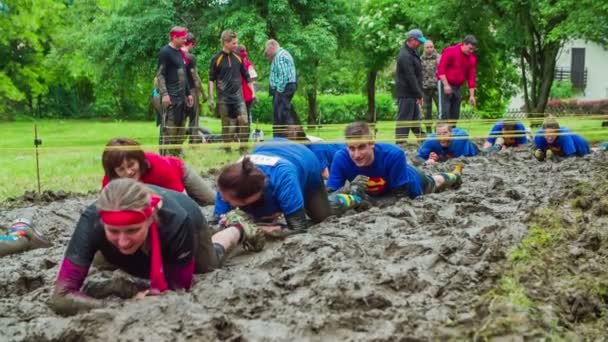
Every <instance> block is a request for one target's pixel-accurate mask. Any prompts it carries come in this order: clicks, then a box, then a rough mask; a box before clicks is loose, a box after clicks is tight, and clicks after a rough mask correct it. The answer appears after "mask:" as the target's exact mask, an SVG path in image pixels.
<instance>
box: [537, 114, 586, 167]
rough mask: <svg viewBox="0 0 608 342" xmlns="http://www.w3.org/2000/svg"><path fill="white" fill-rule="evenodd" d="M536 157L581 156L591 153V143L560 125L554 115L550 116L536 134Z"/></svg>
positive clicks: (555, 158) (557, 158)
mask: <svg viewBox="0 0 608 342" xmlns="http://www.w3.org/2000/svg"><path fill="white" fill-rule="evenodd" d="M534 145H535V147H536V149H535V151H534V157H536V159H537V160H539V161H543V160H545V159H553V160H556V161H559V160H560V159H562V158H567V157H573V156H579V157H582V156H584V155H586V154H589V153H591V149H590V148H589V143H588V142H587V140H585V138H583V137H581V136H580V135H578V134H574V133H572V132H571V131H570V130H569V129H567V128H565V127H560V126H559V123H558V122H557V120H555V118H554V117H551V116H550V117H548V118H547V119H546V120H545V122H544V123H543V128H541V129H539V130H538V132H536V136H534Z"/></svg>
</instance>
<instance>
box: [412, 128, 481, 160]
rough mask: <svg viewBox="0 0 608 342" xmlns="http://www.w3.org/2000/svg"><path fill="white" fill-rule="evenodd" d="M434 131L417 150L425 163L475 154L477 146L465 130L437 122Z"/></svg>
mask: <svg viewBox="0 0 608 342" xmlns="http://www.w3.org/2000/svg"><path fill="white" fill-rule="evenodd" d="M435 132H436V133H435V134H431V135H430V136H429V137H428V138H427V139H426V140H425V141H424V143H423V144H422V146H420V149H419V150H418V157H419V158H420V159H422V160H424V162H425V163H427V164H435V163H438V162H443V161H446V160H448V159H451V158H458V157H463V156H464V157H472V156H476V155H477V146H475V144H473V142H471V140H469V134H468V133H467V132H466V131H465V130H463V129H460V128H452V127H451V126H450V124H449V123H447V122H439V123H437V127H436V129H435Z"/></svg>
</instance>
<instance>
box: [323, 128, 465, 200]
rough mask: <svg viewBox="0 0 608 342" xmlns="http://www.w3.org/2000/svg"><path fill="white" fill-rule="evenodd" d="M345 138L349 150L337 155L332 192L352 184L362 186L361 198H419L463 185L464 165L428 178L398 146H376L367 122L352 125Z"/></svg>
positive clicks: (331, 173) (380, 144)
mask: <svg viewBox="0 0 608 342" xmlns="http://www.w3.org/2000/svg"><path fill="white" fill-rule="evenodd" d="M345 135H346V139H347V144H346V145H347V148H345V149H342V150H340V151H338V152H337V153H336V155H335V156H334V161H333V164H332V166H331V170H330V172H329V179H328V180H327V187H328V189H329V191H341V190H343V189H344V185H345V183H346V181H349V182H351V184H352V183H355V185H356V186H357V187H359V186H362V189H361V190H358V191H359V194H360V195H363V194H362V193H361V192H365V193H366V194H367V195H370V196H381V195H395V196H397V197H405V196H407V197H409V198H416V197H418V196H420V195H422V194H428V193H432V192H439V191H442V190H444V189H446V188H451V187H455V188H457V187H459V186H460V184H461V183H462V181H461V176H460V172H461V170H462V167H461V166H459V167H458V168H457V170H456V171H455V172H450V173H442V174H439V175H433V176H431V175H426V174H424V173H423V172H422V171H420V170H418V169H416V168H414V167H412V166H410V165H408V164H407V160H406V155H405V152H404V151H403V150H401V149H400V148H399V147H397V146H396V145H394V144H387V143H374V142H373V139H372V136H371V132H370V128H369V126H368V125H367V124H366V123H364V122H354V123H352V124H350V125H348V126H347V127H346V130H345ZM362 180H365V182H363V181H362ZM351 192H352V190H351ZM355 192H357V190H356V191H355Z"/></svg>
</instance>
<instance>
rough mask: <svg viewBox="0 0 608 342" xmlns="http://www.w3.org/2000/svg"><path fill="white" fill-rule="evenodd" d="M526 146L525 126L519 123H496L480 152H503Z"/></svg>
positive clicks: (502, 121)
mask: <svg viewBox="0 0 608 342" xmlns="http://www.w3.org/2000/svg"><path fill="white" fill-rule="evenodd" d="M527 144H528V137H527V131H526V126H524V124H522V123H521V122H519V121H505V120H501V121H498V122H497V123H496V124H495V125H494V127H492V130H491V131H490V135H489V136H488V139H487V140H486V142H485V143H484V144H483V147H482V148H481V151H482V152H484V153H485V154H489V153H493V152H498V151H504V150H506V149H507V148H509V147H525V146H526V145H527Z"/></svg>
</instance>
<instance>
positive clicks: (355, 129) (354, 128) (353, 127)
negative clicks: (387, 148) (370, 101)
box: [344, 121, 372, 140]
mask: <svg viewBox="0 0 608 342" xmlns="http://www.w3.org/2000/svg"><path fill="white" fill-rule="evenodd" d="M344 138H346V140H348V139H369V140H372V133H371V130H370V128H369V125H368V124H367V122H363V121H355V122H353V123H351V124H349V125H348V126H346V128H345V129H344Z"/></svg>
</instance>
